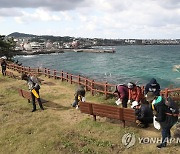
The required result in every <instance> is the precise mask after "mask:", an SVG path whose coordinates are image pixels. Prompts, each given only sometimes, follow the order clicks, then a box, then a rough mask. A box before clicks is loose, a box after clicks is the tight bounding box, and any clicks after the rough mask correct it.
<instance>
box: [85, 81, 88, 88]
mask: <svg viewBox="0 0 180 154" xmlns="http://www.w3.org/2000/svg"><path fill="white" fill-rule="evenodd" d="M85 89H86V91H87V90H88V86H87V78H86V79H85Z"/></svg>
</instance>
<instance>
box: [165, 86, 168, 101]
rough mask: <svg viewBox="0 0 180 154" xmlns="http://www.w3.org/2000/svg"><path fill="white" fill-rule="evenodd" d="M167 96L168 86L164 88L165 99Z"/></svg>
mask: <svg viewBox="0 0 180 154" xmlns="http://www.w3.org/2000/svg"><path fill="white" fill-rule="evenodd" d="M167 97H168V88H165V98H166V99H167Z"/></svg>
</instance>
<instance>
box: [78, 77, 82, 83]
mask: <svg viewBox="0 0 180 154" xmlns="http://www.w3.org/2000/svg"><path fill="white" fill-rule="evenodd" d="M80 82H81V77H80V75H78V85H80Z"/></svg>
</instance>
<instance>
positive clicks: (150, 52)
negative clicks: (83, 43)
mask: <svg viewBox="0 0 180 154" xmlns="http://www.w3.org/2000/svg"><path fill="white" fill-rule="evenodd" d="M113 48H115V50H116V52H115V53H84V52H65V53H58V54H57V53H54V54H44V55H32V56H15V57H14V59H15V60H17V59H18V60H19V62H20V63H22V64H23V66H31V67H40V68H49V69H52V70H54V69H55V70H58V71H61V70H63V71H65V72H69V73H72V74H76V75H77V74H80V75H83V76H86V77H88V78H90V79H94V80H96V81H107V82H108V83H113V84H120V83H127V82H129V81H132V82H136V83H137V84H138V85H145V84H146V83H148V82H149V80H150V79H151V78H155V79H156V80H157V81H158V83H159V84H160V85H161V88H165V87H169V86H171V85H173V87H174V88H175V87H180V72H179V71H178V70H176V71H175V70H173V67H174V65H180V45H146V46H138V45H131V46H116V47H113Z"/></svg>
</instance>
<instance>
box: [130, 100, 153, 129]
mask: <svg viewBox="0 0 180 154" xmlns="http://www.w3.org/2000/svg"><path fill="white" fill-rule="evenodd" d="M131 108H133V109H135V115H136V119H137V120H136V123H137V125H138V126H140V127H141V128H147V127H149V124H150V123H153V113H152V110H151V109H150V107H149V105H148V103H146V102H143V103H141V104H139V103H138V102H137V101H134V102H132V105H131Z"/></svg>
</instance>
